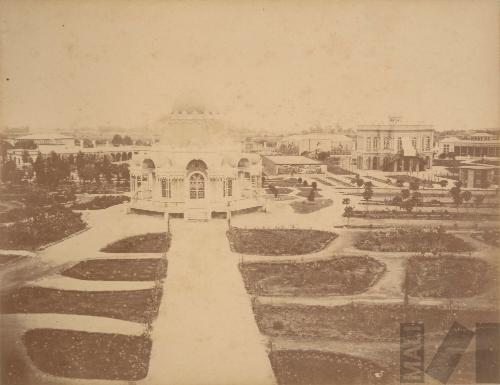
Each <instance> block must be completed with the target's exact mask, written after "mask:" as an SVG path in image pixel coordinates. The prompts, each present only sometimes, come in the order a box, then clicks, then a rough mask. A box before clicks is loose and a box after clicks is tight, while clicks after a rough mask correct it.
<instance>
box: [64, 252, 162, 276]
mask: <svg viewBox="0 0 500 385" xmlns="http://www.w3.org/2000/svg"><path fill="white" fill-rule="evenodd" d="M61 274H62V275H65V276H67V277H72V278H77V279H86V280H91V281H155V280H159V279H162V278H165V277H166V275H167V260H166V259H163V258H145V259H93V260H87V261H82V262H80V263H78V264H76V265H75V266H73V267H71V268H69V269H67V270H64V271H63V272H62V273H61Z"/></svg>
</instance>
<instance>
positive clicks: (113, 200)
mask: <svg viewBox="0 0 500 385" xmlns="http://www.w3.org/2000/svg"><path fill="white" fill-rule="evenodd" d="M129 201H130V198H129V197H127V196H125V195H119V196H97V197H94V198H92V200H90V201H89V202H85V203H75V204H74V205H72V206H71V209H73V210H100V209H105V208H108V207H111V206H115V205H119V204H122V203H124V202H129Z"/></svg>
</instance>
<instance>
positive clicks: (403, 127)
mask: <svg viewBox="0 0 500 385" xmlns="http://www.w3.org/2000/svg"><path fill="white" fill-rule="evenodd" d="M357 130H358V131H372V130H383V131H414V130H434V127H433V126H432V124H362V125H359V126H358V128H357Z"/></svg>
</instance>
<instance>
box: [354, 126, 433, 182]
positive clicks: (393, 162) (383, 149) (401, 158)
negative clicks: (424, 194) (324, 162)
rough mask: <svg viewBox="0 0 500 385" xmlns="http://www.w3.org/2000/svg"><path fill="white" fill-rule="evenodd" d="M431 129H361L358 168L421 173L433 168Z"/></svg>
mask: <svg viewBox="0 0 500 385" xmlns="http://www.w3.org/2000/svg"><path fill="white" fill-rule="evenodd" d="M433 147H434V129H433V127H432V126H431V125H402V124H389V125H361V126H358V128H357V132H356V150H355V151H356V165H357V168H358V169H361V170H381V171H392V172H394V171H420V170H425V169H428V168H430V167H432V160H433Z"/></svg>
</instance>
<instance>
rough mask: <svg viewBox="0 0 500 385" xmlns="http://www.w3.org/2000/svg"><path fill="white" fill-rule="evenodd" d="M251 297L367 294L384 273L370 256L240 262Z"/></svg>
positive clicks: (380, 266)
mask: <svg viewBox="0 0 500 385" xmlns="http://www.w3.org/2000/svg"><path fill="white" fill-rule="evenodd" d="M240 271H241V274H242V275H243V280H244V282H245V287H246V289H247V291H248V292H249V293H250V294H253V295H260V296H325V295H348V294H358V293H362V292H364V291H366V290H367V289H368V288H369V287H370V286H372V285H373V284H374V283H375V282H377V281H378V279H379V278H380V277H381V275H382V274H383V273H384V271H385V266H384V265H383V264H382V263H380V262H378V261H377V260H375V259H373V258H370V257H337V258H333V259H329V260H323V261H314V262H305V263H300V262H286V263H283V262H280V263H265V262H259V263H242V264H240Z"/></svg>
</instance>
